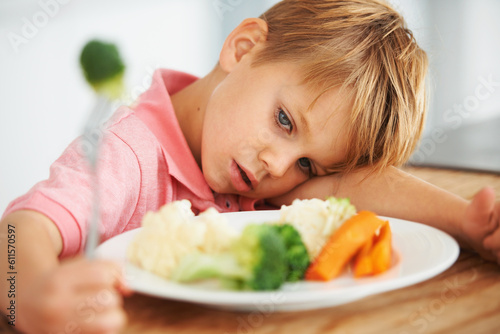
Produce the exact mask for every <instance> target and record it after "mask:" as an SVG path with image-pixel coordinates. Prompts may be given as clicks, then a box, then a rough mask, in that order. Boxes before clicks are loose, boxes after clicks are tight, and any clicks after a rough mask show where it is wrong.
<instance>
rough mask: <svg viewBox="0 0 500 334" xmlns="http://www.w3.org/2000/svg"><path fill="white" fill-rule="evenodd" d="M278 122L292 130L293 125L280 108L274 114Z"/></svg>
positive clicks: (289, 130)
mask: <svg viewBox="0 0 500 334" xmlns="http://www.w3.org/2000/svg"><path fill="white" fill-rule="evenodd" d="M276 118H277V121H278V123H279V124H280V125H281V126H282V127H284V128H285V129H286V130H287V131H288V132H292V129H293V125H292V122H291V121H290V119H289V118H288V116H287V115H286V114H285V112H284V111H283V110H282V109H281V108H280V109H279V110H278V113H277V115H276Z"/></svg>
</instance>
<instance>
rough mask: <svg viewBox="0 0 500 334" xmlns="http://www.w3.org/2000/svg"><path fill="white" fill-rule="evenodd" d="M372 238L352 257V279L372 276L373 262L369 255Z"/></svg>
mask: <svg viewBox="0 0 500 334" xmlns="http://www.w3.org/2000/svg"><path fill="white" fill-rule="evenodd" d="M373 243H374V238H373V237H372V238H370V239H369V240H368V241H367V242H366V243H365V244H364V245H363V246H361V249H360V250H359V252H358V254H356V256H355V257H354V265H353V272H354V277H361V276H368V275H372V274H373V262H372V258H371V256H370V253H371V251H372V248H373Z"/></svg>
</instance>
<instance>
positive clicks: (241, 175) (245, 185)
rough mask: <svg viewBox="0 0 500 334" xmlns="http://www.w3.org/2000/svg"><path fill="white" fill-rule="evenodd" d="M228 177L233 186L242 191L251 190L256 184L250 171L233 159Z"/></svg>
mask: <svg viewBox="0 0 500 334" xmlns="http://www.w3.org/2000/svg"><path fill="white" fill-rule="evenodd" d="M230 177H231V182H232V184H233V186H234V188H235V189H236V190H237V191H239V192H242V193H244V192H249V191H251V190H253V189H254V188H255V187H256V186H257V184H258V182H257V180H255V178H254V176H253V175H252V173H251V172H250V171H248V170H246V169H245V167H241V166H240V165H238V163H236V161H235V160H233V161H232V163H231V167H230Z"/></svg>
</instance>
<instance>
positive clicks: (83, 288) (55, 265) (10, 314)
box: [0, 210, 125, 334]
mask: <svg viewBox="0 0 500 334" xmlns="http://www.w3.org/2000/svg"><path fill="white" fill-rule="evenodd" d="M0 236H1V239H0V244H1V251H0V272H1V274H2V275H1V277H2V284H1V285H0V286H1V287H2V288H1V290H2V291H0V307H1V309H2V313H5V314H6V315H7V319H8V321H14V320H15V322H14V323H13V324H14V325H15V328H16V329H19V330H20V331H22V332H24V333H28V334H30V333H49V332H50V333H63V332H64V333H66V332H73V331H77V330H79V331H78V332H79V333H88V332H92V333H112V332H115V331H116V330H117V329H118V328H119V327H121V326H122V325H123V324H124V321H125V316H124V312H123V310H122V309H121V297H120V295H119V293H118V291H117V289H118V290H119V289H120V288H123V284H122V278H121V273H120V270H119V268H118V267H117V266H116V265H114V264H112V263H108V262H104V261H87V260H85V259H72V260H68V261H64V262H61V263H59V260H58V254H59V253H60V251H61V249H62V239H61V236H60V234H59V231H58V229H57V228H56V226H55V225H54V224H53V223H52V221H51V220H50V219H48V218H47V217H46V216H44V215H42V214H40V213H37V212H35V211H27V210H20V211H16V212H13V213H11V214H9V215H7V216H6V217H5V218H4V219H3V220H2V221H1V222H0ZM11 240H12V241H11ZM9 245H10V246H9ZM9 251H10V253H9ZM9 254H10V256H9ZM9 260H10V261H9ZM11 266H12V267H11ZM6 280H7V282H8V284H4V283H5V282H6ZM9 307H10V309H9Z"/></svg>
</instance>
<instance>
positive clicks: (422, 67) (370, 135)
mask: <svg viewBox="0 0 500 334" xmlns="http://www.w3.org/2000/svg"><path fill="white" fill-rule="evenodd" d="M261 18H262V19H263V20H265V21H266V22H267V24H268V29H269V31H268V34H267V40H266V43H265V46H264V48H263V49H262V50H261V51H260V52H259V53H258V54H257V55H256V60H255V61H254V65H258V64H261V63H265V62H273V61H274V62H276V61H293V62H297V63H299V64H300V66H301V68H302V69H303V71H304V72H303V73H304V82H307V83H311V84H313V85H315V86H316V87H320V89H321V90H320V92H322V93H324V92H326V91H328V90H329V89H331V88H334V87H342V88H348V89H347V90H349V91H350V92H351V94H353V95H352V98H353V108H352V111H351V114H350V124H349V126H348V128H349V132H348V136H349V144H348V146H349V147H348V148H347V149H348V151H347V152H348V153H347V157H346V159H345V161H343V162H342V163H339V164H337V165H335V166H331V167H332V169H334V170H335V171H339V172H340V171H342V172H347V171H351V170H353V169H354V168H358V167H364V166H371V167H373V168H374V170H382V169H383V168H384V167H387V166H391V165H395V166H399V165H401V164H403V163H404V162H406V161H407V160H408V159H409V157H410V155H411V153H412V152H413V150H414V149H415V147H416V145H417V143H418V140H419V138H420V135H421V132H422V128H423V124H424V119H425V114H426V109H427V105H426V92H425V76H426V72H427V56H426V53H425V52H424V51H423V50H422V49H421V48H420V47H419V46H418V45H417V43H416V41H415V38H414V37H413V34H412V32H411V31H410V30H409V29H408V28H407V27H406V24H405V21H404V19H403V18H402V16H401V15H400V14H399V13H398V12H396V11H395V10H394V9H393V8H391V7H390V6H389V5H388V4H387V3H385V2H382V1H377V0H351V1H342V0H322V1H319V0H283V1H281V2H279V3H277V4H276V5H274V6H273V7H272V8H270V9H269V10H268V11H267V12H265V13H264V14H263V15H262V16H261ZM322 93H321V94H322ZM321 94H320V96H321ZM318 98H319V96H318Z"/></svg>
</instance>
